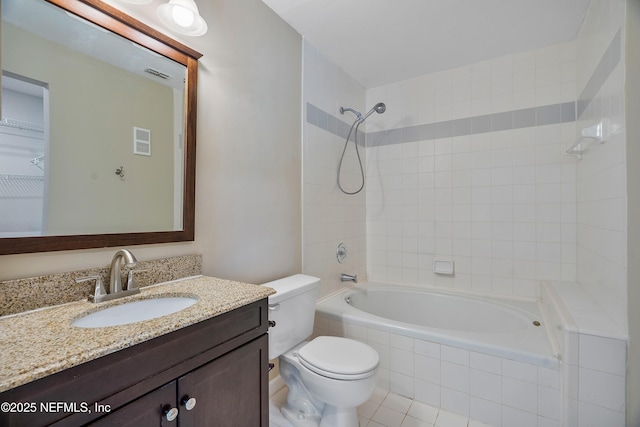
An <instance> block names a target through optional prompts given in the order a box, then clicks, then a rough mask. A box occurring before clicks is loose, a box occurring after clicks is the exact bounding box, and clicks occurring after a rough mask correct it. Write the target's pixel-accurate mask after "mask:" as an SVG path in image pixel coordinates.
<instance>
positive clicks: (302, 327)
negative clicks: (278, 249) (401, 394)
mask: <svg viewBox="0 0 640 427" xmlns="http://www.w3.org/2000/svg"><path fill="white" fill-rule="evenodd" d="M319 284H320V280H319V279H317V278H314V277H311V276H306V275H301V274H299V275H295V276H291V277H287V278H284V279H281V280H276V281H274V282H269V283H266V284H265V285H266V286H269V287H271V288H273V289H275V290H276V294H275V295H272V296H270V297H269V320H270V322H272V325H274V324H275V326H272V327H271V328H270V329H269V358H270V359H273V358H275V357H278V356H279V361H280V375H281V376H282V379H283V380H284V382H285V383H286V384H287V386H288V389H289V391H288V394H287V403H286V404H285V405H284V406H283V407H282V408H281V413H282V415H283V416H284V417H285V418H286V419H287V420H288V421H289V422H290V423H291V424H293V425H294V426H296V427H318V426H319V427H357V426H358V416H357V411H356V408H357V406H359V405H361V404H362V403H364V402H365V401H366V400H367V399H368V398H369V397H370V396H371V394H372V393H373V390H374V388H375V385H376V374H377V369H378V365H379V362H380V358H379V356H378V353H377V352H376V351H375V350H374V349H373V348H372V347H370V346H369V345H367V344H364V343H361V342H359V341H356V340H352V339H349V338H342V337H327V336H320V337H316V338H314V339H313V340H311V341H305V339H306V338H308V336H309V335H311V332H312V331H313V319H314V316H315V300H316V296H317V291H318V286H319ZM301 337H302V338H301Z"/></svg>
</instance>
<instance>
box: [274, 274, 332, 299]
mask: <svg viewBox="0 0 640 427" xmlns="http://www.w3.org/2000/svg"><path fill="white" fill-rule="evenodd" d="M262 285H263V286H268V287H270V288H272V289H273V290H275V291H276V293H275V294H273V295H269V304H277V303H279V302H281V301H284V300H287V299H289V298H292V297H294V296H296V295H300V294H301V293H304V292H308V291H311V290H313V289H317V288H318V287H319V286H320V279H318V278H317V277H313V276H307V275H306V274H294V275H293V276H288V277H284V278H282V279H278V280H274V281H272V282H267V283H263V284H262Z"/></svg>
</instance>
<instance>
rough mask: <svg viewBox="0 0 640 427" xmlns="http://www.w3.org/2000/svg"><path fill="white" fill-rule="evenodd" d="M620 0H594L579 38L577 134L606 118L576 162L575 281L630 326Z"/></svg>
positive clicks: (622, 7) (622, 327)
mask: <svg viewBox="0 0 640 427" xmlns="http://www.w3.org/2000/svg"><path fill="white" fill-rule="evenodd" d="M624 13H625V2H624V1H622V0H598V1H592V2H591V5H590V7H589V10H588V12H587V16H586V18H585V21H584V24H583V26H582V29H581V31H580V34H579V36H578V39H577V46H578V56H577V64H578V67H577V76H578V78H577V83H578V85H577V89H578V91H577V99H578V117H577V119H578V121H577V130H578V132H579V131H580V130H581V129H582V128H584V127H588V126H591V125H593V124H595V123H597V122H598V121H599V120H605V121H606V122H607V123H608V131H607V135H605V137H606V140H607V141H606V142H605V143H603V144H601V145H600V144H594V145H591V146H590V149H589V150H588V151H586V152H585V154H584V156H583V158H582V160H580V161H579V162H578V163H577V181H576V182H577V280H578V282H580V284H581V285H582V286H584V287H585V289H586V290H587V292H588V293H589V294H591V295H592V297H593V299H594V300H595V301H598V303H599V304H600V305H601V306H602V307H603V309H604V311H605V312H606V313H607V314H608V315H609V316H610V317H611V318H612V319H613V320H614V321H615V322H616V323H617V325H618V326H619V328H620V331H621V332H623V333H625V332H626V331H627V313H626V305H627V304H626V299H627V235H626V233H627V186H626V163H625V162H626V154H625V151H626V150H625V145H626V134H625V117H624V84H625V82H624V78H625V76H624V57H623V52H624V50H623V47H624V28H623V26H624V16H625V15H624Z"/></svg>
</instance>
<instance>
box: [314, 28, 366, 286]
mask: <svg viewBox="0 0 640 427" xmlns="http://www.w3.org/2000/svg"><path fill="white" fill-rule="evenodd" d="M303 70H304V76H303V111H304V113H303V114H304V115H305V117H304V121H303V122H304V127H303V132H304V135H303V150H304V152H303V196H302V197H303V213H302V215H303V261H302V262H303V272H304V273H305V274H310V275H313V276H316V277H319V278H320V279H322V285H321V289H320V296H321V297H322V296H324V295H327V294H329V293H331V292H333V291H335V290H336V289H339V288H340V287H342V286H343V283H342V282H340V274H341V273H348V274H357V275H358V278H359V279H360V280H362V279H364V278H365V276H366V267H365V266H366V258H365V255H366V250H365V245H366V239H365V191H362V192H360V193H358V194H356V195H353V196H347V195H345V194H342V193H341V192H340V191H339V190H338V188H337V185H336V179H337V178H336V171H337V166H338V162H339V160H340V155H341V154H342V150H343V148H344V141H345V137H346V135H347V132H348V131H349V126H350V124H351V123H352V121H353V118H354V117H355V116H353V115H352V114H351V113H347V114H346V115H344V116H341V115H340V113H339V109H340V106H344V107H350V108H354V109H356V110H358V111H362V110H363V109H364V101H365V90H364V88H363V87H362V86H360V85H359V84H358V83H356V82H355V80H353V79H352V78H351V77H350V76H349V75H347V74H346V73H345V72H344V71H343V70H341V69H340V68H338V67H337V66H335V65H334V64H333V63H332V62H331V61H329V60H328V59H327V58H326V57H324V55H322V53H320V52H318V50H317V49H315V48H314V47H313V46H311V45H310V44H309V43H308V42H306V41H305V43H304V67H303ZM347 123H348V124H347ZM360 131H361V132H362V129H361V130H360ZM363 139H364V138H363V135H361V136H360V140H361V141H362V140H363ZM362 142H363V141H362ZM348 148H349V149H348V150H347V152H346V154H345V160H344V171H345V174H343V177H342V179H343V185H344V187H346V189H347V191H354V190H357V188H358V187H359V185H360V179H361V178H360V169H359V167H358V160H357V157H356V153H355V151H354V149H353V144H352V143H349V147H348ZM360 155H361V156H362V161H363V164H364V161H365V157H364V156H365V150H364V147H363V146H361V147H360ZM340 243H344V245H345V246H346V248H347V258H346V259H345V261H344V263H342V264H340V263H338V261H337V259H336V249H337V247H338V244H340Z"/></svg>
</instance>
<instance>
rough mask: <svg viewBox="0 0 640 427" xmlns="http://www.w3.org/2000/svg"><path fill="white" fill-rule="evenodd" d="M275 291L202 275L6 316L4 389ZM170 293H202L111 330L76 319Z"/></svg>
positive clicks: (1, 337) (1, 357)
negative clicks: (182, 304) (179, 305)
mask: <svg viewBox="0 0 640 427" xmlns="http://www.w3.org/2000/svg"><path fill="white" fill-rule="evenodd" d="M273 293H275V291H274V290H273V289H271V288H268V287H266V286H256V285H250V284H247V283H241V282H234V281H230V280H223V279H216V278H213V277H206V276H196V277H189V278H185V279H179V280H175V281H172V282H166V283H162V284H158V285H153V286H148V287H145V288H142V289H141V293H140V294H137V295H134V296H130V297H125V298H121V299H119V300H115V301H109V302H104V303H99V304H93V303H90V302H88V301H86V300H82V301H76V302H71V303H67V304H63V305H58V306H54V307H48V308H44V309H39V310H34V311H30V312H26V313H21V314H16V315H11V316H5V317H0V349H1V351H0V392H2V391H5V390H9V389H11V388H14V387H17V386H20V385H22V384H26V383H28V382H31V381H34V380H37V379H40V378H43V377H46V376H48V375H51V374H54V373H56V372H60V371H63V370H65V369H68V368H71V367H73V366H76V365H80V364H82V363H85V362H88V361H90V360H93V359H96V358H98V357H101V356H105V355H107V354H110V353H114V352H116V351H118V350H121V349H123V348H126V347H130V346H132V345H135V344H139V343H141V342H144V341H147V340H150V339H152V338H155V337H158V336H160V335H164V334H167V333H169V332H173V331H175V330H177V329H180V328H184V327H185V326H189V325H193V324H195V323H198V322H201V321H203V320H206V319H209V318H211V317H214V316H217V315H220V314H223V313H226V312H228V311H231V310H233V309H236V308H239V307H242V306H244V305H247V304H250V303H252V302H255V301H258V300H260V299H262V298H266V297H267V296H269V295H271V294H273ZM165 296H190V297H197V298H198V302H197V303H196V304H194V305H192V306H191V307H188V308H186V309H184V310H182V311H179V312H177V313H174V314H170V315H166V316H162V317H158V318H155V319H151V320H145V321H142V322H137V323H130V324H127V325H121V326H110V327H106V328H78V327H75V326H72V325H71V321H73V320H75V319H76V318H79V317H82V316H84V315H86V314H87V313H90V312H93V311H98V310H101V309H103V308H107V307H110V306H113V305H119V304H122V303H125V302H128V301H133V300H138V299H147V298H158V297H165Z"/></svg>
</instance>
